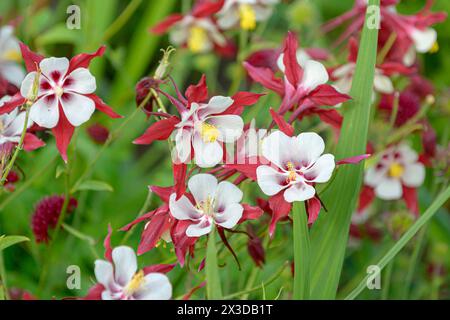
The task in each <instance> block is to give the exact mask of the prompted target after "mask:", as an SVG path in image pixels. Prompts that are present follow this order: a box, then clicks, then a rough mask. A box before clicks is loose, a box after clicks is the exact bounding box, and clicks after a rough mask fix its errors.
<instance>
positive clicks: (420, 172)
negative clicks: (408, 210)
mask: <svg viewBox="0 0 450 320" xmlns="http://www.w3.org/2000/svg"><path fill="white" fill-rule="evenodd" d="M424 180H425V167H424V166H423V164H421V163H413V164H409V165H407V166H405V171H404V172H403V176H402V181H403V184H404V185H405V186H407V187H411V188H417V187H420V186H421V185H422V183H423V181H424Z"/></svg>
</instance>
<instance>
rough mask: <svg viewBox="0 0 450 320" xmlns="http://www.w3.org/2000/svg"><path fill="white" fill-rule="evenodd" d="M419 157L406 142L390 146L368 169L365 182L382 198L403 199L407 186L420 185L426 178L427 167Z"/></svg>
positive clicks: (415, 186) (414, 186)
mask: <svg viewBox="0 0 450 320" xmlns="http://www.w3.org/2000/svg"><path fill="white" fill-rule="evenodd" d="M418 159H419V157H418V155H417V153H416V152H415V151H414V150H412V149H411V148H410V147H409V146H408V145H406V144H401V145H399V146H393V147H390V148H389V149H387V150H386V151H385V152H383V154H382V155H381V157H380V159H379V161H378V162H377V163H376V165H375V166H372V167H370V168H369V169H368V170H367V171H366V174H365V177H364V183H365V184H366V185H367V186H369V187H371V188H373V189H374V191H375V195H376V196H377V197H379V198H380V199H383V200H397V199H401V198H402V196H404V193H405V188H417V187H420V186H421V185H422V183H423V181H424V179H425V167H424V165H423V164H422V163H420V162H419V161H418Z"/></svg>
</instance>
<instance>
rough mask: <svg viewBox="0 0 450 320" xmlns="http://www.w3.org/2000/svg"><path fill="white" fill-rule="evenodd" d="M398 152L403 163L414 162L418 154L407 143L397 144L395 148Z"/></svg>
mask: <svg viewBox="0 0 450 320" xmlns="http://www.w3.org/2000/svg"><path fill="white" fill-rule="evenodd" d="M396 151H397V152H399V153H400V157H401V161H402V163H404V164H408V163H415V162H416V161H417V159H419V155H418V154H417V152H415V151H414V150H413V149H411V147H410V146H408V145H407V144H402V145H399V146H398V147H397V149H396Z"/></svg>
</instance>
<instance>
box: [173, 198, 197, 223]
mask: <svg viewBox="0 0 450 320" xmlns="http://www.w3.org/2000/svg"><path fill="white" fill-rule="evenodd" d="M175 199H176V194H175V193H173V194H171V195H170V200H169V208H170V213H171V214H172V216H174V218H175V219H178V220H193V221H195V220H198V219H200V218H201V217H202V214H200V213H199V212H198V211H197V210H196V209H195V207H194V205H193V204H192V203H191V201H190V200H189V199H188V198H187V197H186V196H181V198H180V199H178V200H175Z"/></svg>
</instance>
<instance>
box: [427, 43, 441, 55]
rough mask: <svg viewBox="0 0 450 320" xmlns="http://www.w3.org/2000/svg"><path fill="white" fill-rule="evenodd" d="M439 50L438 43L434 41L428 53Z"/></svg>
mask: <svg viewBox="0 0 450 320" xmlns="http://www.w3.org/2000/svg"><path fill="white" fill-rule="evenodd" d="M438 51H439V43H438V42H437V41H435V42H434V43H433V46H432V47H431V48H430V50H428V52H429V53H436V52H438Z"/></svg>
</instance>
